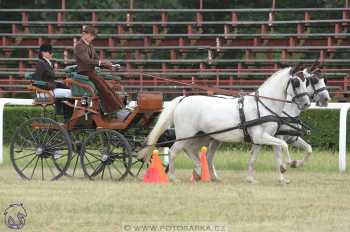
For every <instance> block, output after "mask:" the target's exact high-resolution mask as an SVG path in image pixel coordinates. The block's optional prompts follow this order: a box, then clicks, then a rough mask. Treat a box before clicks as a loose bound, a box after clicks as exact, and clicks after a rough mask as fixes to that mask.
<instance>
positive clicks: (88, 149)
mask: <svg viewBox="0 0 350 232" xmlns="http://www.w3.org/2000/svg"><path fill="white" fill-rule="evenodd" d="M131 158H132V157H131V146H130V145H129V143H128V141H127V140H126V138H125V137H124V136H123V135H122V134H120V133H118V132H117V131H114V130H109V129H100V130H97V131H96V132H94V133H92V134H90V135H89V137H87V138H86V140H85V142H84V144H83V148H82V152H81V155H80V162H81V165H82V168H83V171H84V174H85V175H86V176H87V177H89V178H90V179H101V180H102V179H111V180H123V179H124V178H125V177H126V176H127V175H128V173H129V170H130V167H131Z"/></svg>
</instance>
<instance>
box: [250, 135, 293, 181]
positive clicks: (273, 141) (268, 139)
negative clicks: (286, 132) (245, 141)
mask: <svg viewBox="0 0 350 232" xmlns="http://www.w3.org/2000/svg"><path fill="white" fill-rule="evenodd" d="M253 141H254V143H256V144H266V145H272V146H278V149H280V148H282V150H283V152H284V153H285V154H286V156H287V157H288V156H289V151H288V144H287V143H286V142H285V141H283V140H281V139H278V138H275V137H273V136H271V135H270V134H267V133H263V134H262V135H261V136H256V137H254V138H253ZM275 149H277V147H276V148H275ZM275 158H276V166H277V167H276V168H277V173H278V179H279V181H280V182H281V183H289V180H287V179H286V178H285V177H284V176H283V173H282V172H281V167H282V159H281V155H280V153H278V154H277V153H275Z"/></svg>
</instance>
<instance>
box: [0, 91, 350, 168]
mask: <svg viewBox="0 0 350 232" xmlns="http://www.w3.org/2000/svg"><path fill="white" fill-rule="evenodd" d="M166 103H167V102H166ZM166 103H165V105H167V104H166ZM32 104H33V100H32V99H15V98H0V164H2V163H3V113H4V107H5V105H32ZM310 109H311V110H312V109H336V110H340V119H339V171H340V172H344V171H345V170H346V130H347V114H348V110H349V109H350V103H329V104H328V106H327V107H318V106H315V104H314V103H313V104H312V106H311V107H310ZM14 129H15V128H14Z"/></svg>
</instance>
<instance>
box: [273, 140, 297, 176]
mask: <svg viewBox="0 0 350 232" xmlns="http://www.w3.org/2000/svg"><path fill="white" fill-rule="evenodd" d="M277 138H279V139H281V140H284V141H287V139H288V138H290V136H287V137H285V136H277ZM275 151H276V150H275ZM279 153H281V150H279ZM285 155H286V158H287V162H286V164H283V166H285V167H284V168H285V170H287V169H286V168H287V165H291V164H292V163H293V161H292V158H291V157H290V155H289V152H288V153H285ZM282 163H283V159H282Z"/></svg>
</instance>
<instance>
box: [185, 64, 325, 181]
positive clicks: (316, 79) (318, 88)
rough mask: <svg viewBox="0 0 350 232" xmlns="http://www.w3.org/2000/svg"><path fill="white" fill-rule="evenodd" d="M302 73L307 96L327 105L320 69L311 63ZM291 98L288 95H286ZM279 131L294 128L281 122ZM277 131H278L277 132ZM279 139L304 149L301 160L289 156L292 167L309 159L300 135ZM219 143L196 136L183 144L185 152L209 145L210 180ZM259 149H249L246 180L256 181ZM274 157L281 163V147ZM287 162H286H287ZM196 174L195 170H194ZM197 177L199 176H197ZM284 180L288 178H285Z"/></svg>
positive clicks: (288, 107) (294, 111)
mask: <svg viewBox="0 0 350 232" xmlns="http://www.w3.org/2000/svg"><path fill="white" fill-rule="evenodd" d="M302 74H303V75H304V76H305V77H306V78H307V83H309V84H307V91H308V94H309V96H312V98H313V100H314V101H315V102H316V104H317V105H320V106H327V104H328V101H329V100H330V97H329V93H328V91H327V88H326V84H325V79H324V78H323V77H322V76H321V73H320V70H319V69H316V67H315V66H314V65H313V66H312V67H311V68H310V69H304V70H303V71H302ZM297 75H300V73H297ZM221 97H225V98H232V97H230V96H221ZM288 97H289V98H291V97H290V96H288ZM283 112H285V113H287V114H288V115H289V116H291V117H297V116H299V115H300V113H301V112H302V111H301V110H300V109H299V108H298V107H297V105H295V104H285V108H284V109H283ZM285 113H282V115H281V117H286V114H285ZM290 124H292V126H293V127H298V126H300V125H299V124H294V123H290ZM279 131H295V128H291V127H290V126H288V125H286V124H282V125H281V126H280V128H279ZM277 133H278V132H277ZM277 137H278V138H280V139H283V140H284V141H286V142H287V143H288V142H289V141H291V142H292V143H290V144H291V145H292V146H295V147H299V148H303V149H304V150H305V151H306V155H305V156H304V158H303V160H293V161H292V162H290V158H289V159H288V157H287V159H288V161H289V162H290V164H291V166H292V167H300V166H303V165H304V163H305V162H306V161H307V160H308V159H309V157H310V155H311V153H312V147H311V145H310V144H308V143H307V142H305V141H304V140H303V139H302V138H301V137H299V136H290V135H283V136H277ZM208 144H209V145H208ZM220 145H221V142H219V141H216V140H214V139H212V138H210V137H203V138H197V139H194V140H188V141H187V142H186V145H184V147H185V148H184V150H185V152H186V153H194V154H195V153H197V154H198V150H199V149H200V147H201V146H209V149H208V152H207V157H208V164H209V170H210V174H211V179H212V180H214V181H215V180H219V178H218V176H217V174H216V171H215V167H214V163H213V158H214V155H215V152H216V150H217V149H218V148H219V146H220ZM259 151H260V145H253V146H252V149H251V157H250V160H249V163H248V176H247V180H248V181H249V182H251V183H256V182H257V181H256V180H255V178H254V177H253V170H254V163H255V161H256V159H257V155H258V153H259ZM275 153H276V155H275V157H276V161H277V163H283V162H282V161H280V160H281V154H280V153H281V149H279V147H277V146H275ZM287 163H288V162H287ZM285 170H286V165H285V163H284V164H282V166H281V167H280V168H279V169H278V172H280V171H282V172H283V171H285ZM195 174H196V172H195ZM198 178H199V176H198ZM286 182H288V180H287V179H286Z"/></svg>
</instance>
